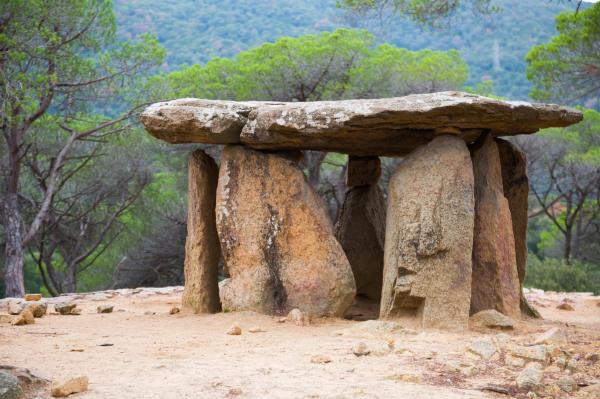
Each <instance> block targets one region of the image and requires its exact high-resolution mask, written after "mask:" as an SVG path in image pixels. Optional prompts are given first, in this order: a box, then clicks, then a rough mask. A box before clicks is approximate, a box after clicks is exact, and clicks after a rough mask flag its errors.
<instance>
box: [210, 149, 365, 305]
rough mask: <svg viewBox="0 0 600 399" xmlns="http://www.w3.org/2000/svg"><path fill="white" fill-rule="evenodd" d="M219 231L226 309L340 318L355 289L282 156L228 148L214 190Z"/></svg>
mask: <svg viewBox="0 0 600 399" xmlns="http://www.w3.org/2000/svg"><path fill="white" fill-rule="evenodd" d="M216 212H217V230H218V232H219V238H220V240H221V248H222V250H223V256H224V257H225V262H226V263H227V266H228V268H229V273H230V275H231V278H230V279H226V280H224V281H223V282H222V283H221V286H220V295H221V301H222V303H223V308H224V309H226V310H253V311H257V312H261V313H266V314H286V313H287V312H289V311H290V310H291V309H293V308H299V309H300V310H302V311H303V312H306V313H310V314H314V315H335V316H341V315H343V313H344V312H345V311H346V309H348V307H349V306H350V305H351V304H352V301H353V299H354V295H355V293H356V287H355V284H354V278H353V276H352V269H351V268H350V264H349V263H348V260H347V259H346V255H345V254H344V251H343V250H342V247H341V246H340V244H339V243H338V242H337V240H336V239H335V236H334V233H333V226H332V224H331V221H330V220H329V217H328V215H327V210H326V208H325V205H324V204H323V202H322V200H321V199H320V198H319V196H318V195H317V194H316V193H315V192H314V191H313V189H312V188H311V187H310V185H309V184H308V182H307V181H306V178H305V177H304V174H303V173H302V171H301V170H300V168H299V167H298V166H297V164H296V163H295V162H294V160H292V159H291V158H290V157H287V156H286V155H285V154H274V153H264V152H259V151H254V150H250V149H247V148H245V147H242V146H227V147H225V150H224V151H223V154H222V156H221V170H220V174H219V185H218V189H217V207H216Z"/></svg>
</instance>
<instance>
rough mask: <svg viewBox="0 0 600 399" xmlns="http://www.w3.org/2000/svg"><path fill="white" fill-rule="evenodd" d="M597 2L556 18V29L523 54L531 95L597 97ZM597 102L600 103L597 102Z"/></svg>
mask: <svg viewBox="0 0 600 399" xmlns="http://www.w3.org/2000/svg"><path fill="white" fill-rule="evenodd" d="M599 21H600V3H596V4H595V5H594V6H593V7H591V8H589V9H587V10H583V11H580V12H578V13H575V12H564V13H562V14H560V15H559V16H558V17H557V18H556V29H557V30H558V32H559V35H558V36H555V37H553V38H552V40H550V41H549V42H548V43H546V44H541V45H538V46H535V47H533V48H532V49H531V51H530V52H529V53H528V54H527V63H528V66H527V78H528V79H529V80H531V81H532V82H533V83H534V87H533V89H532V91H531V96H532V97H533V98H535V99H538V100H543V101H549V100H552V101H557V102H561V103H572V102H574V101H577V100H579V101H583V100H586V99H593V100H595V101H596V102H597V103H598V98H600V23H599ZM598 105H600V104H598Z"/></svg>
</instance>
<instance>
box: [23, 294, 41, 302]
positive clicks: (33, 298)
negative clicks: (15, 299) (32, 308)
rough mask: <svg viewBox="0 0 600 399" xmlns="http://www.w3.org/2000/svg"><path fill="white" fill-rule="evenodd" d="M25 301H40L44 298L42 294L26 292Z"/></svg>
mask: <svg viewBox="0 0 600 399" xmlns="http://www.w3.org/2000/svg"><path fill="white" fill-rule="evenodd" d="M23 299H25V301H39V300H41V299H42V294H25V296H24V297H23Z"/></svg>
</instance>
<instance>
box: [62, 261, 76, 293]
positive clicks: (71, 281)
mask: <svg viewBox="0 0 600 399" xmlns="http://www.w3.org/2000/svg"><path fill="white" fill-rule="evenodd" d="M65 291H66V292H68V293H73V292H76V291H77V264H71V263H68V266H67V284H66V290H65Z"/></svg>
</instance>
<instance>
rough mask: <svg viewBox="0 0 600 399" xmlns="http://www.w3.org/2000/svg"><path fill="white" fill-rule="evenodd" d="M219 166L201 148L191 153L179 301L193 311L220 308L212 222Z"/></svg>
mask: <svg viewBox="0 0 600 399" xmlns="http://www.w3.org/2000/svg"><path fill="white" fill-rule="evenodd" d="M218 176H219V169H218V167H217V164H216V163H215V161H214V160H213V159H212V158H211V157H210V156H208V155H207V154H206V153H204V151H201V150H196V151H194V152H193V153H192V155H191V156H190V159H189V163H188V235H187V239H186V242H185V269H184V272H185V287H184V290H183V297H182V303H183V305H184V306H189V307H191V308H192V309H193V310H194V312H196V313H214V312H218V311H220V310H221V303H220V302H219V286H218V281H217V278H218V273H219V271H218V270H219V257H220V256H221V248H220V244H219V237H218V236H217V228H216V221H215V200H216V191H217V180H218Z"/></svg>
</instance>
